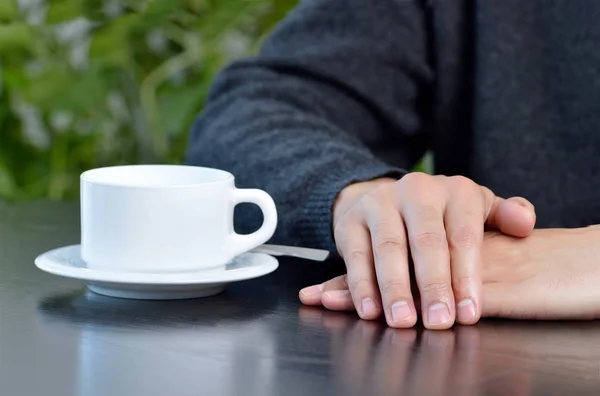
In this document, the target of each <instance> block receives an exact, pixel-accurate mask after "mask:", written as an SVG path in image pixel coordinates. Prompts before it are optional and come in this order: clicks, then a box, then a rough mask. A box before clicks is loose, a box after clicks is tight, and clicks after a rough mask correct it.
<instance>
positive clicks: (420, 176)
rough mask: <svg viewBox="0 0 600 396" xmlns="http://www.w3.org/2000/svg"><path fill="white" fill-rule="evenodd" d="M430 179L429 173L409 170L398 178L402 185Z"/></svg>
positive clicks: (420, 182) (424, 181) (421, 182)
mask: <svg viewBox="0 0 600 396" xmlns="http://www.w3.org/2000/svg"><path fill="white" fill-rule="evenodd" d="M430 180H431V175H429V174H427V173H424V172H410V173H409V174H407V175H405V176H404V177H402V179H400V182H399V183H400V184H402V185H406V184H409V185H421V184H423V183H427V182H429V181H430Z"/></svg>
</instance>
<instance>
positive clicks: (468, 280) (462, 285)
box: [452, 276, 475, 295]
mask: <svg viewBox="0 0 600 396" xmlns="http://www.w3.org/2000/svg"><path fill="white" fill-rule="evenodd" d="M474 284H475V278H473V277H471V276H453V277H452V289H453V290H455V291H456V293H457V294H459V295H466V291H468V290H470V289H471V287H472V286H473V285H474Z"/></svg>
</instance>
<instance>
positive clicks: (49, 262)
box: [35, 245, 279, 300]
mask: <svg viewBox="0 0 600 396" xmlns="http://www.w3.org/2000/svg"><path fill="white" fill-rule="evenodd" d="M35 265H36V266H37V267H38V268H39V269H41V270H43V271H46V272H49V273H51V274H54V275H59V276H64V277H67V278H73V279H81V280H83V281H85V282H86V284H87V287H88V289H90V290H91V291H93V292H94V293H98V294H103V295H106V296H110V297H119V298H130V299H140V300H175V299H184V298H199V297H207V296H211V295H214V294H218V293H220V292H222V291H223V290H224V289H225V286H226V285H227V283H230V282H237V281H242V280H247V279H252V278H257V277H259V276H263V275H266V274H269V273H271V272H273V271H275V270H276V269H277V267H278V266H279V263H278V261H277V259H276V258H275V257H273V256H270V255H268V254H264V253H244V254H242V255H240V256H238V257H236V258H234V259H233V260H231V261H230V262H229V263H227V266H226V268H225V270H203V271H196V272H176V273H161V274H158V273H129V272H111V271H99V270H92V269H89V268H88V267H87V264H86V263H85V261H83V260H82V259H81V246H80V245H72V246H66V247H62V248H58V249H54V250H51V251H49V252H46V253H43V254H41V255H40V256H38V257H37V258H36V259H35Z"/></svg>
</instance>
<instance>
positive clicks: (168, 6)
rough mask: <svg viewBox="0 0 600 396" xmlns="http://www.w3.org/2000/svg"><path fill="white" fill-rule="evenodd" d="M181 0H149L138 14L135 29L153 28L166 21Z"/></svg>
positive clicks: (174, 11) (175, 10)
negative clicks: (144, 8) (143, 9)
mask: <svg viewBox="0 0 600 396" xmlns="http://www.w3.org/2000/svg"><path fill="white" fill-rule="evenodd" d="M181 3H182V0H169V1H160V0H155V1H151V2H150V3H149V4H148V7H147V8H146V10H145V11H144V12H143V13H142V14H141V15H140V18H139V20H138V22H137V24H136V26H135V28H136V30H137V31H146V30H150V29H155V28H157V27H159V26H161V25H163V24H164V23H165V21H168V20H169V19H170V18H171V17H173V15H174V14H175V13H176V12H177V11H178V10H179V9H180V8H181Z"/></svg>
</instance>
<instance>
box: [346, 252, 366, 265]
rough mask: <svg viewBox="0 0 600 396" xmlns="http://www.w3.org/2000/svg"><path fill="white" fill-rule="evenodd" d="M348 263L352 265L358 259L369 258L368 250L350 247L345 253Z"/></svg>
mask: <svg viewBox="0 0 600 396" xmlns="http://www.w3.org/2000/svg"><path fill="white" fill-rule="evenodd" d="M343 256H344V260H345V261H346V264H348V265H351V264H352V263H355V262H357V261H362V260H365V259H366V258H367V252H365V251H364V250H362V249H350V250H348V251H347V252H345V253H344V255H343Z"/></svg>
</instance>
